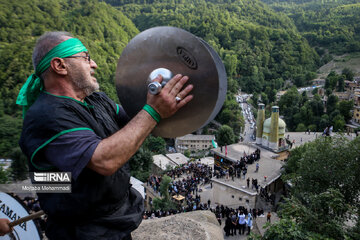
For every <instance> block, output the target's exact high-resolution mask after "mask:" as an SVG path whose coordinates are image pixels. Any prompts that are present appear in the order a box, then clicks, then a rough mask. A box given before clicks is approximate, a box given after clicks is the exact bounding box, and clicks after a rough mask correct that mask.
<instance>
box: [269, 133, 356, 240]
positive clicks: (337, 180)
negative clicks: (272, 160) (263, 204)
mask: <svg viewBox="0 0 360 240" xmlns="http://www.w3.org/2000/svg"><path fill="white" fill-rule="evenodd" d="M359 149H360V138H356V139H355V140H353V141H349V140H347V139H346V138H345V137H342V136H336V137H331V138H329V137H321V138H318V139H317V140H316V141H314V142H311V143H306V144H304V145H302V146H299V147H297V148H295V149H294V150H292V151H291V154H290V157H289V159H288V161H287V163H286V165H285V174H284V175H283V179H284V180H286V181H290V182H291V185H292V188H291V196H290V198H289V199H286V201H285V203H284V204H282V205H281V207H280V208H281V211H280V215H281V217H282V218H283V219H284V220H286V221H294V222H296V223H297V225H298V227H299V228H300V229H302V230H301V231H302V232H303V233H306V234H310V235H312V234H318V235H319V236H318V238H315V239H323V238H325V237H327V238H331V239H344V238H345V235H346V234H347V226H346V225H345V222H346V221H347V220H349V219H352V218H353V217H354V215H355V214H357V213H358V212H359V210H360V208H359V206H360V205H359V197H360V183H359V181H360V171H359V170H360V164H359V157H360V150H359ZM356 221H358V220H356ZM283 227H285V229H283V231H287V230H289V226H287V225H286V226H283ZM271 228H272V227H271ZM275 228H276V227H275ZM290 230H291V228H290ZM271 231H275V230H271ZM354 234H355V233H354ZM310 235H309V236H310ZM278 239H282V238H278Z"/></svg>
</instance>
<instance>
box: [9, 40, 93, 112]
mask: <svg viewBox="0 0 360 240" xmlns="http://www.w3.org/2000/svg"><path fill="white" fill-rule="evenodd" d="M79 52H87V49H86V47H85V46H84V45H83V44H82V43H81V41H80V40H79V39H77V38H70V39H68V40H66V41H64V42H62V43H60V44H59V45H57V46H55V47H54V48H53V49H51V50H50V51H49V52H48V53H47V54H46V55H45V56H44V57H43V59H41V61H40V63H39V64H38V66H37V67H36V69H35V73H33V74H31V76H30V77H29V78H28V79H27V80H26V82H25V84H24V85H23V86H22V88H21V89H20V92H19V95H18V97H17V100H16V104H18V105H21V106H23V117H25V114H26V111H27V110H28V109H29V108H30V106H31V105H32V104H33V103H34V102H35V100H36V99H37V97H38V96H39V94H40V92H41V91H42V90H43V83H42V81H41V79H40V75H41V74H42V73H43V72H44V71H45V70H46V69H48V68H49V67H50V62H51V60H52V59H53V58H55V57H58V58H65V57H69V56H72V55H74V54H76V53H79Z"/></svg>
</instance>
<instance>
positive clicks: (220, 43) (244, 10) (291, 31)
mask: <svg viewBox="0 0 360 240" xmlns="http://www.w3.org/2000/svg"><path fill="white" fill-rule="evenodd" d="M107 2H109V3H111V4H113V5H114V6H116V7H117V8H118V9H119V10H120V11H122V12H123V13H124V14H125V15H126V16H128V17H129V18H130V19H131V20H132V21H133V22H134V24H135V25H136V26H137V27H138V29H139V30H140V31H142V30H144V29H147V28H150V27H154V26H159V25H170V26H175V27H180V28H183V29H185V30H187V31H189V32H191V33H193V34H195V35H196V36H198V37H201V38H203V39H205V40H206V41H207V42H208V43H209V44H210V45H211V46H212V47H213V48H214V49H215V50H216V51H217V52H218V53H219V55H220V57H221V58H222V59H223V60H224V63H225V66H226V69H227V73H228V77H229V78H231V79H234V80H236V82H237V83H238V84H239V85H240V87H241V88H242V89H243V90H244V91H247V92H254V91H255V92H261V91H264V90H265V89H266V87H267V86H269V87H271V88H272V89H280V88H282V87H283V86H284V82H285V81H286V80H290V81H292V82H294V83H295V84H296V85H297V86H303V85H305V84H306V83H307V82H308V81H309V80H311V79H312V78H313V76H314V72H315V70H316V69H317V67H318V64H319V57H318V55H317V53H316V52H315V51H314V50H313V49H312V48H310V46H309V45H308V43H307V41H306V40H305V39H304V38H302V37H301V35H300V34H299V33H298V31H297V30H296V27H295V25H294V24H293V23H292V21H291V20H290V19H289V18H288V17H287V16H286V15H284V14H278V13H276V12H275V11H273V10H272V9H271V8H269V7H268V6H267V5H266V4H264V3H262V2H260V1H258V0H255V1H254V0H236V1H222V0H218V1H215V0H213V1H205V0H196V1H193V0H182V1H168V0H160V1H150V2H148V1H146V2H145V1H144V0H139V1H126V0H120V1H116V0H108V1H107ZM150 3H151V4H150ZM230 86H233V85H231V84H230Z"/></svg>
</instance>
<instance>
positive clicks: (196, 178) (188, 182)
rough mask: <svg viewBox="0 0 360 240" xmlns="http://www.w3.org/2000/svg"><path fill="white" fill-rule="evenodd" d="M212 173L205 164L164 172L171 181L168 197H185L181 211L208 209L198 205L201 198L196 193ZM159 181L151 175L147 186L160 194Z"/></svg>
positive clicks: (207, 181)
mask: <svg viewBox="0 0 360 240" xmlns="http://www.w3.org/2000/svg"><path fill="white" fill-rule="evenodd" d="M212 171H213V170H212V167H209V166H207V165H205V164H202V163H199V162H190V163H187V164H184V165H182V166H181V167H178V168H175V169H173V170H169V171H167V172H166V175H168V176H169V177H171V178H172V179H173V181H172V182H171V183H170V186H169V189H168V191H169V194H170V196H173V195H182V196H184V197H185V202H186V207H183V208H184V209H182V210H183V211H192V210H197V209H201V210H205V209H208V206H205V205H206V204H202V203H200V201H201V198H200V195H199V194H198V192H199V191H201V189H199V186H200V185H203V184H207V183H209V182H210V179H211V177H212ZM183 175H184V176H183ZM176 179H178V180H176ZM161 180H162V177H161V176H156V175H151V176H150V177H149V179H148V182H147V184H148V186H151V187H152V188H153V190H154V191H155V192H158V193H159V194H160V192H159V189H160V184H161Z"/></svg>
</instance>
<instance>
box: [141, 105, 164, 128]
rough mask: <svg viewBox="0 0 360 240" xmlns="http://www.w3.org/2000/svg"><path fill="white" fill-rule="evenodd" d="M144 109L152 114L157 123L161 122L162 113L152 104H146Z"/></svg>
mask: <svg viewBox="0 0 360 240" xmlns="http://www.w3.org/2000/svg"><path fill="white" fill-rule="evenodd" d="M143 109H144V110H145V111H146V112H147V113H148V114H150V116H151V117H152V118H153V119H154V120H155V121H156V122H157V123H159V122H160V120H161V117H160V114H159V113H158V112H157V111H156V110H155V109H153V108H152V107H151V106H150V105H148V104H145V106H144V107H143Z"/></svg>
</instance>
